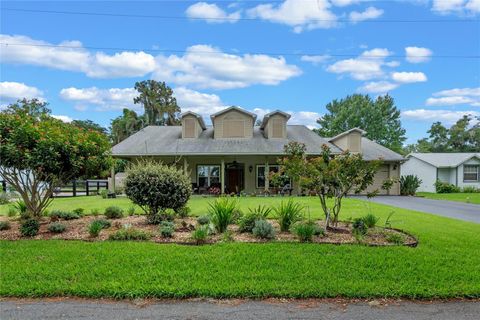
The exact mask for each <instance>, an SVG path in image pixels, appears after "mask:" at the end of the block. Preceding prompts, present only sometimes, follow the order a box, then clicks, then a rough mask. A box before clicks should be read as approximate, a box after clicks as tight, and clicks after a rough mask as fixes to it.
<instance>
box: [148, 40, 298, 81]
mask: <svg viewBox="0 0 480 320" xmlns="http://www.w3.org/2000/svg"><path fill="white" fill-rule="evenodd" d="M157 64H158V66H159V68H158V69H157V70H156V71H155V72H154V73H153V78H154V79H159V80H163V81H167V82H172V83H175V84H177V85H179V86H186V85H190V86H194V87H197V88H214V89H231V88H244V87H248V86H251V85H255V84H263V85H276V84H278V83H280V82H282V81H285V80H287V79H289V78H291V77H294V76H297V75H300V74H301V70H300V69H299V68H298V67H296V66H295V65H289V64H287V62H286V60H285V58H283V57H271V56H268V55H264V54H253V55H252V54H244V55H242V56H240V55H234V54H227V53H223V52H222V51H220V50H219V49H217V48H214V47H211V46H208V45H196V46H192V47H189V48H188V49H187V52H186V53H185V54H184V55H183V56H177V55H170V56H158V57H157Z"/></svg>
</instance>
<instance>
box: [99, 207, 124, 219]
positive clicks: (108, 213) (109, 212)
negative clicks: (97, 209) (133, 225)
mask: <svg viewBox="0 0 480 320" xmlns="http://www.w3.org/2000/svg"><path fill="white" fill-rule="evenodd" d="M104 215H105V217H107V218H108V219H120V218H122V217H123V209H122V208H119V207H116V206H110V207H108V208H106V209H105V213H104Z"/></svg>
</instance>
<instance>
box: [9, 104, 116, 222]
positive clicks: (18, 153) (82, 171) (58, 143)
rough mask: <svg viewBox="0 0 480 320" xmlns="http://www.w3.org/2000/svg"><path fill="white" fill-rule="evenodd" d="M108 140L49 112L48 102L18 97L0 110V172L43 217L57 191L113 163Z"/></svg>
mask: <svg viewBox="0 0 480 320" xmlns="http://www.w3.org/2000/svg"><path fill="white" fill-rule="evenodd" d="M109 151H110V143H109V141H108V138H107V137H106V136H105V135H104V134H102V133H100V132H98V131H96V130H85V129H82V128H80V127H78V126H75V125H72V124H69V123H64V122H62V121H60V120H57V119H54V118H53V117H51V116H50V110H49V109H48V108H47V107H46V103H45V102H41V101H39V100H35V99H34V100H25V99H24V100H19V101H17V103H14V104H12V105H9V106H7V108H6V109H5V110H4V111H2V112H1V113H0V175H1V176H2V177H3V179H4V180H5V181H6V182H7V183H9V184H10V185H12V186H13V187H14V188H15V190H16V191H17V192H18V193H19V195H20V197H21V198H22V200H23V201H24V202H25V204H26V206H27V211H28V214H29V215H30V216H31V217H33V218H37V219H38V218H40V217H41V216H42V213H43V211H44V210H45V208H47V207H48V205H49V204H50V202H51V201H52V198H51V196H52V194H53V190H54V189H55V188H56V187H58V186H60V185H62V184H64V183H66V182H68V181H70V180H72V179H76V178H80V177H96V176H99V175H100V174H101V173H102V172H106V171H107V170H108V168H109V167H110V164H111V158H110V155H109Z"/></svg>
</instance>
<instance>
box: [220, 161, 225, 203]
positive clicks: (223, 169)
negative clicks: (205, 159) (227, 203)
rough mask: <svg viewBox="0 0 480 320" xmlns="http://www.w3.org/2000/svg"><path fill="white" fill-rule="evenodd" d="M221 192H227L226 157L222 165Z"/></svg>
mask: <svg viewBox="0 0 480 320" xmlns="http://www.w3.org/2000/svg"><path fill="white" fill-rule="evenodd" d="M220 187H221V190H220V192H221V193H222V194H224V193H225V159H223V158H222V165H221V166H220Z"/></svg>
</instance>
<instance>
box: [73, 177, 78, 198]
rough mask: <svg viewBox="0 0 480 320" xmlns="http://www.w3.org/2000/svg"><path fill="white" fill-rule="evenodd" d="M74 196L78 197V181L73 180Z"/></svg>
mask: <svg viewBox="0 0 480 320" xmlns="http://www.w3.org/2000/svg"><path fill="white" fill-rule="evenodd" d="M72 191H73V196H74V197H76V196H77V181H76V180H73V190H72Z"/></svg>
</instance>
